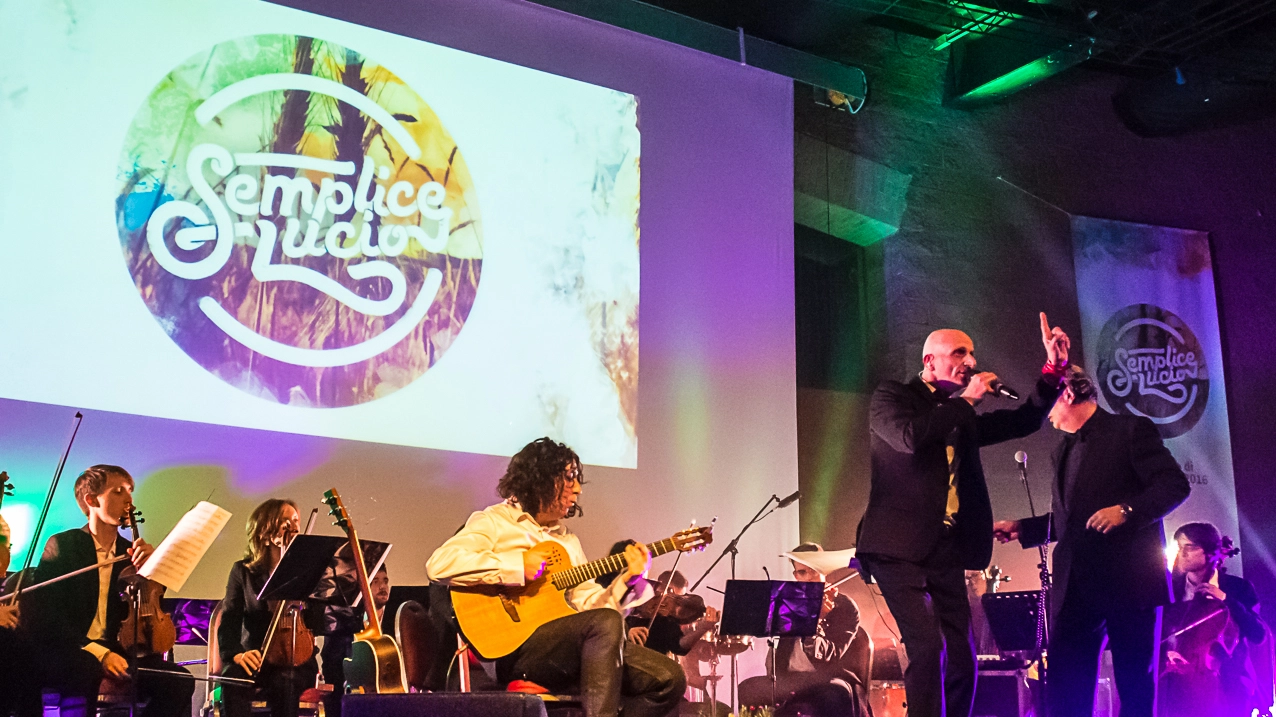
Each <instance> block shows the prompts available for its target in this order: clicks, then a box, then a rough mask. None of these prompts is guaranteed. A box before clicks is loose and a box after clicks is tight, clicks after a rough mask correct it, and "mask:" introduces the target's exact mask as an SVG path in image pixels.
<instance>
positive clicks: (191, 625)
mask: <svg viewBox="0 0 1276 717" xmlns="http://www.w3.org/2000/svg"><path fill="white" fill-rule="evenodd" d="M220 602H221V601H220V600H204V599H198V598H167V597H166V598H163V599H162V600H161V605H163V608H164V612H167V613H169V614H171V615H172V616H173V626H174V627H175V628H177V643H176V644H178V645H195V646H201V647H207V646H208V625H209V623H210V622H212V618H213V610H215V609H216V608H217V604H218V603H220Z"/></svg>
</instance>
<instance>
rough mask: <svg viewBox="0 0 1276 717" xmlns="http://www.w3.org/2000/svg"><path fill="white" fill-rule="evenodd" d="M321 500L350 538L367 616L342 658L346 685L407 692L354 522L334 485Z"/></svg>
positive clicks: (396, 649)
mask: <svg viewBox="0 0 1276 717" xmlns="http://www.w3.org/2000/svg"><path fill="white" fill-rule="evenodd" d="M323 502H324V503H325V504H327V506H328V508H329V509H330V510H329V511H328V514H329V515H331V516H333V517H334V518H335V520H334V524H335V525H336V526H337V527H339V528H341V529H342V530H344V531H345V532H346V537H347V538H349V539H350V555H351V558H352V559H353V561H354V569H355V575H356V576H357V577H358V578H359V592H360V594H361V595H363V605H364V609H365V611H366V612H367V617H368V619H367V622H366V624H365V626H364V628H363V631H362V632H359V633H357V634H355V636H354V644H353V645H351V646H350V657H347V658H346V661H345V667H346V685H348V686H349V687H350V689H351V691H352V692H362V693H365V694H368V693H375V694H381V695H385V694H402V693H404V692H407V691H408V687H407V683H406V682H405V680H404V676H405V675H406V674H407V671H406V670H405V669H404V668H403V653H401V652H399V643H397V642H395V640H394V638H393V637H391V636H390V635H386V634H385V633H383V632H381V621H380V620H379V619H377V607H376V603H375V602H373V600H372V583H370V582H369V581H368V568H367V566H366V565H364V562H363V549H362V548H361V547H359V535H358V534H357V533H356V532H355V529H354V523H352V522H351V521H350V514H349V513H348V512H347V511H346V506H345V505H344V504H343V503H342V502H341V496H340V495H338V494H337V489H336V488H333V489H331V490H329V491H326V492H325V493H324V494H323Z"/></svg>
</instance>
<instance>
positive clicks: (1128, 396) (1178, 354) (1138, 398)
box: [1096, 304, 1210, 438]
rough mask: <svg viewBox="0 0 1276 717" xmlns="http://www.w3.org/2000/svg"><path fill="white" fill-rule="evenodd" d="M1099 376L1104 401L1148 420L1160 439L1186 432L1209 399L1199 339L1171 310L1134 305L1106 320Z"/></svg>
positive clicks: (1113, 408) (1102, 336) (1101, 333)
mask: <svg viewBox="0 0 1276 717" xmlns="http://www.w3.org/2000/svg"><path fill="white" fill-rule="evenodd" d="M1098 348H1099V353H1098V355H1099V365H1098V367H1097V373H1096V378H1097V379H1098V381H1099V385H1100V387H1101V390H1102V391H1103V395H1104V397H1105V398H1106V399H1107V401H1108V406H1110V407H1111V408H1112V410H1114V411H1117V412H1118V413H1128V414H1133V415H1136V416H1146V417H1147V418H1150V419H1152V422H1153V423H1155V424H1156V426H1157V428H1158V429H1159V430H1160V432H1161V436H1162V437H1164V438H1174V437H1175V436H1181V435H1183V434H1184V433H1187V432H1188V431H1189V430H1191V429H1192V427H1193V426H1195V425H1196V422H1197V421H1199V420H1200V419H1201V415H1202V414H1203V413H1204V412H1205V404H1206V402H1207V401H1208V400H1209V390H1210V382H1209V373H1208V372H1207V371H1206V367H1205V359H1204V356H1203V353H1202V351H1201V344H1200V342H1199V341H1197V339H1196V335H1195V334H1194V333H1193V332H1192V330H1191V328H1189V327H1188V325H1187V324H1186V323H1185V322H1184V321H1183V320H1182V319H1180V318H1179V317H1178V316H1176V315H1175V314H1173V313H1171V312H1170V311H1167V310H1165V309H1162V308H1161V307H1159V306H1154V305H1152V304H1133V305H1131V306H1127V307H1125V308H1124V309H1121V310H1120V311H1118V312H1116V313H1115V314H1113V315H1112V317H1111V318H1109V319H1108V321H1107V323H1106V324H1104V326H1103V331H1102V332H1100V334H1099V347H1098Z"/></svg>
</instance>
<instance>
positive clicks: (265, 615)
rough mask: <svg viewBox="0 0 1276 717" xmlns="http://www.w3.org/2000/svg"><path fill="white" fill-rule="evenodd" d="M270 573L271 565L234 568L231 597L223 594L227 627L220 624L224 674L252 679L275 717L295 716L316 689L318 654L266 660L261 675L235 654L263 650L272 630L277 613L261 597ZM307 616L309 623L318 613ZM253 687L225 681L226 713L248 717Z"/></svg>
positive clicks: (228, 584) (229, 584) (228, 587)
mask: <svg viewBox="0 0 1276 717" xmlns="http://www.w3.org/2000/svg"><path fill="white" fill-rule="evenodd" d="M268 576H269V571H268V570H267V569H265V568H259V569H257V570H249V569H248V567H247V565H245V563H244V561H242V560H240V561H238V562H236V563H235V565H234V566H233V567H231V569H230V578H229V580H227V582H226V597H224V598H222V604H221V608H222V618H221V625H220V626H218V628H217V645H218V652H219V653H220V655H221V659H222V669H221V675H222V676H223V677H239V678H247V677H252V678H253V679H254V681H255V682H256V683H257V687H258V689H259V690H261V691H262V692H263V693H264V696H265V699H266V702H267V703H268V704H269V705H270V713H271V715H273V716H274V717H295V715H296V714H297V706H298V703H299V701H300V697H301V693H302V692H305V691H306V690H307V689H309V688H311V687H314V685H315V677H316V676H317V675H318V674H319V663H318V662H317V661H316V660H315V657H314V655H313V654H312V655H311V656H310V659H309V660H308V661H307V662H306V663H305V664H303V665H301V666H300V667H293V668H285V667H278V666H275V665H268V664H262V667H261V670H260V671H259V672H258V673H257V674H256V675H249V674H248V673H247V671H245V670H244V668H242V667H240V666H239V665H237V664H235V660H234V657H235V655H238V654H240V653H241V652H247V651H248V650H260V649H261V646H262V643H263V642H264V641H265V639H266V632H267V631H268V630H269V629H270V620H271V617H272V615H273V613H272V612H271V609H270V606H269V605H268V604H266V603H264V602H262V601H260V600H258V599H257V594H258V593H260V592H261V588H262V586H264V585H265V584H266V578H267V577H268ZM303 615H305V617H304V619H305V620H306V623H307V626H311V622H312V620H313V616H312V615H311V614H309V611H307V612H305V613H303ZM252 699H253V690H251V689H249V688H247V687H241V686H237V685H231V684H223V685H222V705H223V707H222V714H224V715H226V716H227V717H248V715H249V713H250V712H251V708H252Z"/></svg>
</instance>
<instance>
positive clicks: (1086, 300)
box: [1072, 217, 1240, 573]
mask: <svg viewBox="0 0 1276 717" xmlns="http://www.w3.org/2000/svg"><path fill="white" fill-rule="evenodd" d="M1072 242H1073V256H1074V261H1075V263H1076V273H1077V300H1078V302H1079V303H1080V308H1081V336H1082V340H1083V342H1084V345H1085V364H1084V366H1085V368H1086V369H1087V370H1088V371H1090V372H1091V373H1092V374H1093V375H1094V377H1095V379H1096V380H1097V381H1098V383H1099V386H1100V402H1101V404H1102V405H1103V406H1104V407H1105V408H1107V409H1108V410H1109V411H1112V412H1113V413H1127V414H1134V415H1139V416H1147V417H1148V418H1151V419H1152V421H1153V422H1154V423H1156V425H1157V428H1158V429H1160V431H1161V436H1162V437H1163V438H1164V439H1165V444H1166V445H1167V446H1168V447H1169V449H1170V451H1171V452H1172V453H1173V454H1174V457H1175V458H1177V459H1178V461H1179V465H1181V466H1183V470H1184V472H1186V473H1187V477H1188V480H1189V481H1190V482H1191V484H1192V494H1191V496H1190V497H1189V498H1188V499H1187V502H1185V503H1184V504H1183V505H1181V506H1179V508H1178V509H1177V510H1175V511H1174V512H1173V513H1171V514H1170V515H1169V517H1167V518H1166V522H1165V527H1166V531H1167V533H1169V534H1170V535H1172V534H1173V531H1174V530H1175V529H1177V528H1178V526H1180V525H1182V524H1183V523H1187V522H1190V521H1208V522H1210V523H1213V524H1214V525H1216V526H1218V529H1219V530H1220V531H1221V532H1222V533H1223V534H1224V535H1230V536H1232V538H1233V539H1234V540H1236V541H1237V544H1239V542H1240V541H1239V532H1238V529H1237V519H1236V486H1235V482H1234V480H1233V475H1232V444H1231V437H1230V433H1229V428H1228V421H1227V392H1226V390H1225V388H1224V384H1223V352H1222V347H1221V343H1220V340H1219V330H1218V307H1217V305H1216V303H1215V299H1214V271H1213V265H1212V262H1211V259H1210V247H1209V235H1208V234H1207V233H1205V232H1199V231H1190V230H1185V229H1170V228H1167V227H1155V226H1148V225H1145V224H1131V223H1128V222H1119V221H1111V220H1106V219H1093V218H1090V217H1073V218H1072ZM1229 570H1233V571H1234V572H1236V573H1239V572H1240V564H1239V562H1236V561H1233V563H1232V564H1231V565H1230V566H1229Z"/></svg>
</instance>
